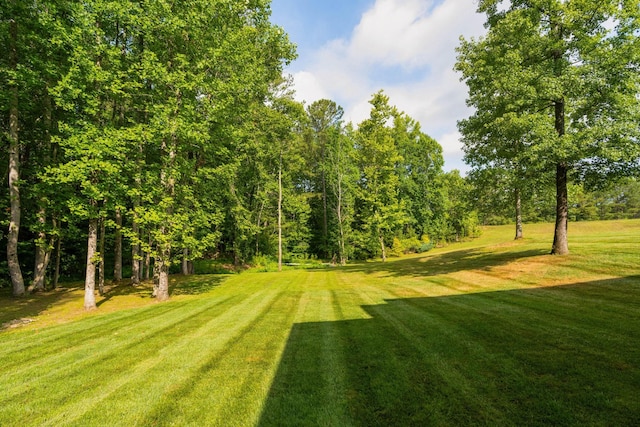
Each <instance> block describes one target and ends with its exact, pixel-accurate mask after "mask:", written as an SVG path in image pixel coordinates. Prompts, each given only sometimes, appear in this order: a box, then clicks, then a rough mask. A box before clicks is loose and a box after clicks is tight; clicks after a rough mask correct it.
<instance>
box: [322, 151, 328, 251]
mask: <svg viewBox="0 0 640 427" xmlns="http://www.w3.org/2000/svg"><path fill="white" fill-rule="evenodd" d="M322 151H323V154H322V163H323V165H322V167H323V169H322V251H323V252H324V253H323V256H324V257H325V258H327V257H328V256H329V219H328V216H329V214H328V211H327V184H326V177H325V173H324V162H325V160H324V148H323V150H322Z"/></svg>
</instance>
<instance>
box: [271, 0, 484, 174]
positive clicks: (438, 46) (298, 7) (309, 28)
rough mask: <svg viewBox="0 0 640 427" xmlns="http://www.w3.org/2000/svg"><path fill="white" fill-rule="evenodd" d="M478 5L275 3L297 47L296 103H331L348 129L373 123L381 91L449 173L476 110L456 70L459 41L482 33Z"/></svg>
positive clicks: (375, 0) (276, 16) (397, 0)
mask: <svg viewBox="0 0 640 427" xmlns="http://www.w3.org/2000/svg"><path fill="white" fill-rule="evenodd" d="M476 4H477V2H476V1H475V0H272V3H271V10H272V17H271V21H272V22H273V23H274V24H276V25H279V26H281V27H282V28H284V30H285V31H286V32H287V33H288V34H289V38H290V40H291V41H292V42H293V43H295V44H296V45H297V52H298V59H296V60H295V61H294V62H293V63H292V64H291V65H290V66H288V67H287V69H286V70H285V71H286V72H287V73H289V74H291V75H292V76H293V81H294V89H295V91H296V98H297V100H299V101H304V102H306V104H307V105H308V104H311V103H312V102H313V101H316V100H318V99H322V98H327V99H331V100H333V101H335V102H336V103H337V104H338V105H341V106H342V107H343V108H344V110H345V115H344V120H345V122H353V123H354V124H356V125H357V124H358V123H360V122H361V121H362V120H364V119H365V118H367V117H368V116H369V111H370V104H369V100H370V99H371V96H372V95H373V94H374V93H375V92H377V91H379V90H381V89H382V90H384V92H385V94H386V95H387V96H389V98H390V104H391V105H395V106H396V107H398V109H399V110H401V111H403V112H405V113H406V114H408V115H409V116H410V117H412V118H414V119H415V120H417V121H419V122H420V124H421V126H422V131H423V132H425V133H426V134H428V135H430V136H431V137H433V138H435V139H436V140H437V141H438V142H439V143H440V145H442V148H443V154H444V158H445V166H444V169H445V170H447V171H449V170H452V169H458V170H460V171H461V172H462V173H463V174H464V173H465V172H466V171H468V169H469V167H468V166H467V165H465V164H464V162H463V160H462V157H463V153H462V149H461V147H462V144H461V143H460V142H459V139H460V134H459V133H458V131H457V127H456V123H457V121H458V120H460V119H463V118H466V117H468V116H469V115H470V114H472V111H471V110H470V109H469V108H468V107H467V106H466V104H465V99H466V96H467V88H466V85H465V84H464V83H463V82H460V75H459V74H458V73H456V72H455V71H454V70H453V66H454V64H455V62H456V52H455V48H456V47H457V46H458V44H459V42H460V36H464V37H465V38H466V39H469V38H471V37H476V38H477V37H479V36H481V35H483V34H484V27H483V23H484V17H483V16H482V15H479V14H477V13H476V12H475V10H476Z"/></svg>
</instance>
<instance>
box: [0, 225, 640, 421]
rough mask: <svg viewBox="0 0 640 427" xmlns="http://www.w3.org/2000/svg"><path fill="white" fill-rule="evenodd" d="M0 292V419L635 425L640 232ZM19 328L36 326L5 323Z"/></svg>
mask: <svg viewBox="0 0 640 427" xmlns="http://www.w3.org/2000/svg"><path fill="white" fill-rule="evenodd" d="M512 228H513V227H512V226H508V227H491V228H488V229H486V230H485V232H484V234H483V236H482V237H481V238H479V239H477V240H474V241H471V242H465V243H461V244H456V245H451V246H448V247H446V248H439V249H434V250H432V251H431V252H428V253H426V254H422V255H416V256H408V257H404V258H399V259H392V260H390V261H389V262H387V263H384V264H383V263H379V262H369V263H362V264H354V265H350V266H347V267H344V268H326V269H320V270H309V271H306V270H288V271H284V272H282V273H243V274H237V275H230V276H220V275H211V276H195V277H190V278H181V277H174V278H173V279H172V283H173V287H174V288H173V292H174V295H173V296H172V301H170V302H168V303H162V304H157V303H155V302H154V301H153V300H152V299H151V298H149V291H148V289H147V288H136V289H134V288H131V287H125V286H119V287H114V288H112V289H111V290H110V291H109V292H108V293H107V295H106V296H105V297H104V298H98V304H99V310H98V311H97V312H93V313H84V312H83V311H82V292H81V291H80V290H79V289H74V288H71V287H69V288H64V289H62V290H59V291H55V292H50V293H47V294H46V295H39V296H32V297H29V298H27V299H25V300H19V301H16V300H14V299H11V298H9V297H8V296H6V293H4V294H3V296H2V297H0V324H3V325H4V327H3V329H2V331H0V425H1V426H40V425H44V426H46V425H49V426H60V425H77V426H91V425H95V426H103V425H123V426H131V425H140V426H150V425H176V426H177V425H180V426H182V425H194V426H196V425H197V426H205V425H207V426H218V425H220V426H233V425H237V426H251V425H259V426H283V425H292V426H300V425H312V426H315V425H327V426H349V425H358V426H375V425H381V426H387V425H416V426H423V425H541V426H542V425H616V426H624V425H628V426H632V425H640V399H639V398H638V396H640V221H639V220H632V221H615V222H588V223H572V224H570V232H569V233H570V234H569V239H570V241H569V244H570V249H571V251H572V253H571V255H569V256H566V257H554V256H550V255H547V254H548V252H549V250H550V248H551V241H550V239H551V238H552V237H553V226H552V225H551V224H539V225H527V226H526V227H525V237H526V238H525V239H524V240H522V241H518V242H514V241H513V240H511V239H512V235H513V229H512ZM16 319H23V323H24V324H23V325H17V324H12V323H10V322H11V321H15V320H16Z"/></svg>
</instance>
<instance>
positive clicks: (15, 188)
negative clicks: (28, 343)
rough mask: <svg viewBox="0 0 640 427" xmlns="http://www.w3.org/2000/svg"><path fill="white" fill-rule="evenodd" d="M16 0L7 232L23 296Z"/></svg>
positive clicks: (16, 287) (17, 291) (12, 271)
mask: <svg viewBox="0 0 640 427" xmlns="http://www.w3.org/2000/svg"><path fill="white" fill-rule="evenodd" d="M17 3H18V2H17V1H15V0H13V1H12V2H11V4H10V6H11V9H12V10H11V12H10V13H12V16H11V17H9V37H8V39H9V40H8V48H9V49H8V50H9V52H8V53H9V64H8V65H9V66H8V70H7V71H8V72H9V73H10V84H9V134H8V137H9V199H10V206H11V208H10V209H11V218H10V221H9V232H8V234H7V262H8V265H9V275H10V276H11V282H12V284H13V295H14V296H22V295H24V293H25V288H24V279H23V277H22V271H21V269H20V262H19V260H18V234H19V233H20V217H21V214H22V210H21V207H20V187H19V184H18V182H19V180H20V142H19V136H18V115H19V89H18V86H19V81H20V78H19V75H18V19H19V17H21V16H24V13H22V14H21V13H20V12H19V11H18V8H17V7H16V6H17Z"/></svg>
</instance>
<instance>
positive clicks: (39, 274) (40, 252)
mask: <svg viewBox="0 0 640 427" xmlns="http://www.w3.org/2000/svg"><path fill="white" fill-rule="evenodd" d="M45 222H46V211H45V209H44V207H42V206H40V209H38V226H39V227H40V231H39V232H38V237H37V238H36V248H35V249H36V256H35V258H36V259H35V265H34V268H33V283H32V284H31V286H30V287H29V289H28V291H29V292H42V291H44V279H45V275H46V271H47V264H48V258H49V257H48V256H47V254H48V253H50V249H49V247H48V245H47V234H46V233H45V232H44V227H45Z"/></svg>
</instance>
